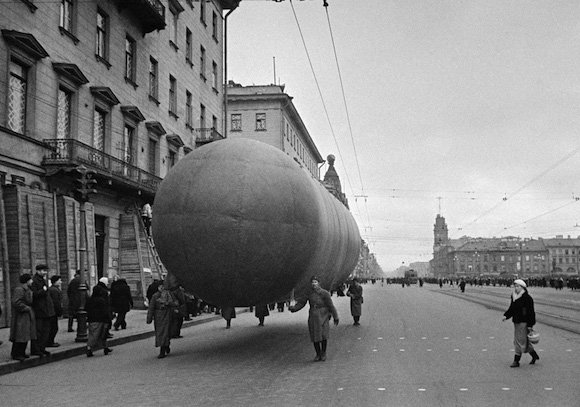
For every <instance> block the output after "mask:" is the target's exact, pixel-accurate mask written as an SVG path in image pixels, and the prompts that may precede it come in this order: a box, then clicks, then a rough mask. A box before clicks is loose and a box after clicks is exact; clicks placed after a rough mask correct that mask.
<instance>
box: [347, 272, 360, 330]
mask: <svg viewBox="0 0 580 407" xmlns="http://www.w3.org/2000/svg"><path fill="white" fill-rule="evenodd" d="M346 295H347V296H349V297H350V314H351V315H352V318H353V319H354V324H353V325H356V326H358V325H360V322H359V321H360V317H361V315H362V304H363V301H364V300H363V288H362V286H361V285H360V284H359V281H358V279H357V278H353V279H352V284H350V287H349V288H348V291H347V293H346Z"/></svg>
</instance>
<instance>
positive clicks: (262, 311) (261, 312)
mask: <svg viewBox="0 0 580 407" xmlns="http://www.w3.org/2000/svg"><path fill="white" fill-rule="evenodd" d="M282 304H283V303H282ZM254 315H255V316H256V318H258V321H260V322H259V323H258V326H264V319H266V317H267V316H268V315H270V310H269V309H268V305H267V304H258V305H256V310H255V311H254Z"/></svg>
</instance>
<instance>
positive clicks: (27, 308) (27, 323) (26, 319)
mask: <svg viewBox="0 0 580 407" xmlns="http://www.w3.org/2000/svg"><path fill="white" fill-rule="evenodd" d="M19 281H20V285H19V286H18V287H16V288H14V292H13V293H12V320H11V321H10V342H12V352H11V356H12V359H14V360H19V361H21V362H22V361H23V360H24V359H27V358H29V356H28V355H27V354H26V345H27V344H28V341H33V340H35V339H36V318H35V317H34V309H33V308H32V290H31V289H30V286H31V285H32V277H31V276H30V274H22V275H21V276H20V278H19Z"/></svg>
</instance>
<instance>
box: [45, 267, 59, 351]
mask: <svg viewBox="0 0 580 407" xmlns="http://www.w3.org/2000/svg"><path fill="white" fill-rule="evenodd" d="M50 283H51V286H50V287H48V294H49V295H50V298H51V299H52V305H53V306H54V315H53V316H52V317H50V332H49V334H48V343H47V344H46V346H47V347H51V348H57V347H59V346H60V344H59V343H58V342H55V341H54V340H55V338H56V334H57V333H58V319H59V318H60V317H62V292H61V290H60V284H61V283H62V280H61V279H60V276H58V275H54V276H52V277H51V278H50Z"/></svg>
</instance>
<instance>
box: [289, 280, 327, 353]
mask: <svg viewBox="0 0 580 407" xmlns="http://www.w3.org/2000/svg"><path fill="white" fill-rule="evenodd" d="M310 284H311V287H312V289H311V291H310V292H309V294H308V296H307V297H306V298H300V299H298V300H297V301H296V304H295V305H292V306H290V307H288V309H289V310H290V311H291V312H296V311H299V310H301V309H302V308H304V306H305V305H306V302H308V303H309V304H310V310H309V311H308V331H309V333H310V340H311V341H312V342H313V343H314V349H315V350H316V357H315V359H314V361H315V362H317V361H325V360H326V347H327V344H328V337H329V334H330V324H329V322H328V321H330V317H331V316H332V318H333V319H334V325H338V313H337V312H336V308H335V307H334V304H333V303H332V298H331V297H330V293H329V292H328V291H326V290H325V289H323V288H322V287H320V283H319V280H318V277H316V276H313V277H311V278H310Z"/></svg>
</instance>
